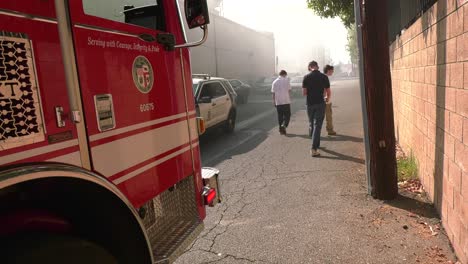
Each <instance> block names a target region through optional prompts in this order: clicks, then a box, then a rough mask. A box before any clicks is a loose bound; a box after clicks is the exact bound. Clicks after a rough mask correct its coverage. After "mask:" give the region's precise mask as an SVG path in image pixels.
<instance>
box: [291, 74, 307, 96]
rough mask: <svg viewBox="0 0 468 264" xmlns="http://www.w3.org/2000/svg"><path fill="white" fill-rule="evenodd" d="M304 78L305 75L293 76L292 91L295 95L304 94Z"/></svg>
mask: <svg viewBox="0 0 468 264" xmlns="http://www.w3.org/2000/svg"><path fill="white" fill-rule="evenodd" d="M303 80H304V77H303V76H295V77H292V78H291V81H290V83H291V93H292V94H293V95H295V96H300V95H302V81H303Z"/></svg>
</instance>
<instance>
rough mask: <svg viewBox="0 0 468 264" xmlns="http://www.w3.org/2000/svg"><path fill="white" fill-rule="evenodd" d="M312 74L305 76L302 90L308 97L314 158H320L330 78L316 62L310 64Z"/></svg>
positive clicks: (311, 152)
mask: <svg viewBox="0 0 468 264" xmlns="http://www.w3.org/2000/svg"><path fill="white" fill-rule="evenodd" d="M309 71H310V73H309V74H307V75H306V76H304V81H303V82H302V88H303V93H304V96H307V114H308V116H309V125H310V132H311V134H312V149H311V151H310V154H311V155H312V156H313V157H317V156H320V152H319V151H318V148H319V147H320V133H321V131H322V124H323V119H324V117H325V100H328V99H325V98H324V95H325V93H328V92H329V91H330V81H329V80H328V77H327V76H326V75H324V74H322V73H321V72H320V71H319V66H318V64H317V62H316V61H311V62H310V63H309Z"/></svg>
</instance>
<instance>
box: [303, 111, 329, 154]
mask: <svg viewBox="0 0 468 264" xmlns="http://www.w3.org/2000/svg"><path fill="white" fill-rule="evenodd" d="M307 115H308V116H309V125H310V129H311V131H312V149H315V150H317V149H318V148H319V147H320V134H321V132H322V124H323V119H324V118H325V103H321V104H314V105H308V106H307Z"/></svg>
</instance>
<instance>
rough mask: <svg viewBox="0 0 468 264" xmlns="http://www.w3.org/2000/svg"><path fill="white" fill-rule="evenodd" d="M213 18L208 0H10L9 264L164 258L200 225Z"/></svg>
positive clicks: (5, 219) (5, 64) (6, 94)
mask: <svg viewBox="0 0 468 264" xmlns="http://www.w3.org/2000/svg"><path fill="white" fill-rule="evenodd" d="M182 9H183V10H184V12H185V19H186V20H187V24H188V27H189V28H190V29H191V28H196V27H201V28H202V29H203V32H204V34H203V35H204V37H203V39H202V40H200V41H199V42H196V43H187V41H186V39H185V34H184V26H183V23H182V19H181V15H180V14H181V11H180V10H182ZM182 13H183V12H182ZM208 23H209V16H208V11H207V4H206V0H185V2H184V4H183V6H181V7H180V8H179V3H178V1H176V0H113V1H109V0H21V1H17V0H9V1H3V0H2V1H0V263H48V264H51V263H138V264H139V263H168V262H172V261H173V260H174V259H175V258H176V257H177V256H178V255H179V254H180V253H181V251H182V250H183V249H184V248H185V247H186V246H187V245H188V243H189V242H190V241H191V239H193V238H194V237H195V236H196V235H197V234H198V233H199V232H200V231H201V229H202V228H203V219H204V218H205V206H206V205H213V204H214V203H216V202H218V201H219V192H218V173H219V172H218V171H217V170H216V169H213V168H204V169H202V168H201V161H200V151H199V143H198V135H199V133H202V132H203V120H200V119H197V117H196V112H195V103H194V97H193V92H192V83H191V82H192V79H191V70H190V63H189V49H188V48H189V47H193V46H196V45H199V44H201V43H203V41H204V40H205V39H206V36H207V24H208Z"/></svg>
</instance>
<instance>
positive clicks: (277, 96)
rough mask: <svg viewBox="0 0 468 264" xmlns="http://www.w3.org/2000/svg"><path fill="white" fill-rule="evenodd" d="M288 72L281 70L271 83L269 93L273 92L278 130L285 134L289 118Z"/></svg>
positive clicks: (289, 85)
mask: <svg viewBox="0 0 468 264" xmlns="http://www.w3.org/2000/svg"><path fill="white" fill-rule="evenodd" d="M287 76H288V73H287V72H286V71H285V70H281V72H280V74H279V77H278V78H277V79H276V80H275V81H274V82H273V84H272V85H271V93H272V94H273V104H274V105H275V106H276V111H277V112H278V124H279V132H280V134H281V135H286V128H287V127H288V125H289V120H290V118H291V97H290V96H289V92H290V91H291V84H290V83H289V79H288V78H287Z"/></svg>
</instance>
